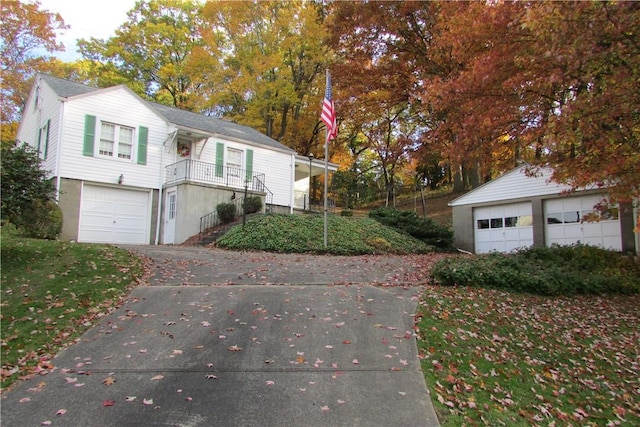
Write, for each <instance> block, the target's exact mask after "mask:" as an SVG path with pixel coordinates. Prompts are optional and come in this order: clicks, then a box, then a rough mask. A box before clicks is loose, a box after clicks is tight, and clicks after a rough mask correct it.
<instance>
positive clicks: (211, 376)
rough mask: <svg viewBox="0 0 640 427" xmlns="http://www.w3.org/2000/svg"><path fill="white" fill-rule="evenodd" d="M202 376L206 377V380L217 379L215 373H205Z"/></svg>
mask: <svg viewBox="0 0 640 427" xmlns="http://www.w3.org/2000/svg"><path fill="white" fill-rule="evenodd" d="M204 377H205V378H206V379H208V380H217V379H218V377H216V376H215V375H205V376H204Z"/></svg>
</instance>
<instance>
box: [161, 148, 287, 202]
mask: <svg viewBox="0 0 640 427" xmlns="http://www.w3.org/2000/svg"><path fill="white" fill-rule="evenodd" d="M219 142H221V143H223V144H224V146H225V156H226V153H227V148H235V149H237V150H241V151H243V152H244V153H245V154H244V155H243V165H242V168H243V169H246V167H247V165H246V150H247V149H251V150H253V173H254V174H264V176H265V183H264V184H265V185H266V186H267V188H268V189H269V190H270V191H271V192H272V193H273V203H274V204H276V205H282V206H289V205H290V204H291V194H292V191H293V190H292V185H293V183H292V182H291V168H292V167H293V165H292V163H291V162H292V156H291V154H287V153H282V152H280V151H274V150H270V149H267V148H263V147H260V146H254V145H248V144H242V143H240V142H237V141H228V140H223V139H219V138H210V139H209V141H208V142H207V144H206V146H205V148H204V150H203V151H202V154H201V155H200V156H199V157H197V158H196V157H192V159H196V160H199V161H202V162H208V163H215V162H216V144H217V143H219ZM200 144H202V143H200ZM200 149H201V145H200V146H198V147H197V148H196V151H197V153H200ZM172 150H173V151H175V143H174V145H173V148H172ZM167 157H172V156H167ZM172 161H173V160H172ZM225 161H226V159H225ZM170 163H171V161H169V162H167V164H170Z"/></svg>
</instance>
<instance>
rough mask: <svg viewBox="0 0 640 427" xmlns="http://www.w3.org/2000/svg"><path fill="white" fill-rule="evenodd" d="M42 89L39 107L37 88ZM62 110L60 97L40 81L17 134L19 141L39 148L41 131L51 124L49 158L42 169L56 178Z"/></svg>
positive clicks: (33, 92)
mask: <svg viewBox="0 0 640 427" xmlns="http://www.w3.org/2000/svg"><path fill="white" fill-rule="evenodd" d="M37 86H39V87H40V91H39V94H38V106H37V107H35V103H36V87H37ZM61 108H62V105H61V102H60V101H59V100H58V96H57V95H56V94H55V93H54V92H53V91H52V90H51V88H49V86H48V85H47V84H46V83H45V82H43V81H42V80H39V81H38V82H37V83H36V84H34V85H33V87H32V88H31V93H30V94H29V98H28V100H27V103H26V105H25V110H24V112H23V118H22V121H21V122H20V127H19V129H18V133H17V136H16V138H17V140H18V141H20V142H26V143H27V144H29V145H30V146H31V147H33V148H34V149H36V148H37V147H38V135H39V130H40V129H41V128H43V127H44V126H46V124H47V120H50V123H49V145H48V149H47V157H46V159H44V160H43V163H42V169H44V170H46V171H47V172H48V175H49V176H50V177H51V176H56V175H57V171H56V156H57V154H58V130H59V128H60V109H61Z"/></svg>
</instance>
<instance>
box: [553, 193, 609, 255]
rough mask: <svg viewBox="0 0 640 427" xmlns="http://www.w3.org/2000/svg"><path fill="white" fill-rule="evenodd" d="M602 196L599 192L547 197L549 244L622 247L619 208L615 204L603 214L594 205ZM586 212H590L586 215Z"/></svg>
mask: <svg viewBox="0 0 640 427" xmlns="http://www.w3.org/2000/svg"><path fill="white" fill-rule="evenodd" d="M600 200H602V197H601V196H597V195H596V196H581V197H568V198H561V199H553V200H547V201H545V204H544V217H545V236H546V237H545V241H546V244H547V246H551V245H553V244H558V245H572V244H576V243H583V244H588V245H593V246H600V247H603V248H607V249H613V250H618V251H619V250H622V237H621V230H620V219H619V217H618V209H617V208H613V209H610V210H609V211H607V212H606V213H605V214H601V213H600V212H599V211H595V210H594V209H593V206H594V205H595V204H596V203H598V202H599V201H600ZM585 216H587V217H586V219H585ZM591 217H592V218H593V219H595V220H592V221H589V220H588V219H589V218H591ZM598 218H599V219H600V220H599V221H598V220H597V219H598Z"/></svg>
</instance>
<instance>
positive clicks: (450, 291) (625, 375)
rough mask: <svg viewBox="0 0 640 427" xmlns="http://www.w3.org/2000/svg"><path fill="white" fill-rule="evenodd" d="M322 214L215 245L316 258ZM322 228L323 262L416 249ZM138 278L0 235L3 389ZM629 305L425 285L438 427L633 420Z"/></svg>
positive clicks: (398, 238)
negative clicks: (334, 256) (267, 244)
mask: <svg viewBox="0 0 640 427" xmlns="http://www.w3.org/2000/svg"><path fill="white" fill-rule="evenodd" d="M273 218H275V220H274V219H273ZM321 218H322V217H321V216H320V217H317V216H316V217H314V216H299V218H292V216H281V217H280V216H275V217H272V219H271V221H273V224H275V225H273V226H272V227H270V226H267V225H265V224H262V226H258V225H259V224H261V223H260V222H258V221H251V222H250V223H247V227H245V228H244V229H242V228H241V227H237V228H236V230H234V231H232V232H230V233H229V234H227V235H225V239H227V240H228V241H229V242H235V243H234V244H240V243H242V244H243V245H248V244H249V243H250V242H253V244H254V245H258V244H259V243H260V242H264V241H267V240H273V241H275V242H277V244H276V246H274V247H272V248H270V249H267V250H272V251H282V252H284V251H289V252H318V253H323V251H325V250H324V249H323V248H322V247H321V246H318V242H322V219H321ZM332 221H333V222H331V223H330V227H332V228H330V234H329V242H330V245H329V246H330V249H331V250H330V251H329V252H331V251H334V252H332V253H338V254H344V253H383V252H386V253H389V252H395V253H412V252H425V251H427V250H428V249H429V248H427V247H425V246H424V245H422V244H421V242H419V241H416V240H414V239H411V238H408V237H407V236H406V235H403V234H400V233H396V232H394V231H393V230H389V229H387V228H386V227H383V228H379V226H378V224H377V223H375V222H370V221H373V220H370V219H368V218H361V219H359V220H357V221H356V220H354V219H349V218H339V217H333V219H332ZM338 224H342V225H341V226H338ZM340 227H342V228H340ZM380 227H382V226H380ZM407 239H408V240H407ZM247 242H249V243H247ZM416 242H417V243H416ZM412 245H415V246H412ZM230 246H232V245H230ZM242 248H243V249H266V248H263V247H255V246H253V247H251V246H249V247H247V246H244V247H242ZM285 249H286V250H285ZM325 253H326V251H325ZM427 256H428V255H427ZM456 258H458V259H460V260H465V259H467V257H456ZM471 258H473V257H471ZM465 262H466V261H465ZM614 264H615V263H609V265H614ZM467 270H473V271H475V270H478V267H474V268H470V269H469V268H468V269H467ZM625 272H627V270H625V269H620V271H617V272H615V271H614V272H611V274H613V275H614V276H617V275H618V274H626V273H625ZM475 273H478V272H477V271H475ZM480 273H481V272H480ZM141 274H142V266H141V262H140V261H139V260H137V259H135V258H133V257H132V256H131V255H130V254H129V253H128V252H126V251H124V250H120V249H117V248H114V247H111V246H105V245H86V244H74V243H66V242H52V241H44V240H33V239H24V238H19V237H18V236H17V235H15V233H7V230H6V227H4V228H3V229H2V318H1V319H2V324H1V328H2V329H1V332H2V336H1V338H2V387H3V388H4V387H6V386H8V385H9V384H11V383H12V382H14V381H15V380H16V379H17V378H18V377H20V376H25V375H27V376H28V375H35V374H37V373H38V372H42V371H47V370H48V369H50V368H51V364H50V359H51V356H52V355H53V354H55V352H57V351H58V350H59V349H60V348H62V347H63V346H65V345H68V344H69V343H72V342H73V341H74V340H75V339H77V338H78V336H79V335H80V334H81V333H82V332H83V331H84V330H85V329H86V328H88V327H90V326H91V325H92V323H93V322H94V320H95V319H96V318H98V317H101V316H102V315H104V313H107V312H109V311H110V310H113V309H114V308H115V307H117V305H118V303H119V302H120V301H121V298H122V297H123V295H124V294H126V292H128V290H129V289H130V288H131V286H132V285H134V284H135V283H136V282H137V280H138V279H139V278H140V277H141ZM428 276H429V271H424V272H422V278H423V279H425V278H426V277H428ZM638 307H640V295H638V294H632V295H615V294H614V295H596V296H584V295H581V296H572V297H566V296H533V295H530V294H525V293H517V292H511V291H507V290H504V289H485V288H481V287H475V286H433V285H424V291H423V293H422V298H421V300H420V305H419V310H418V313H417V324H416V328H417V329H418V334H419V337H420V338H419V341H418V344H419V349H420V358H421V361H422V368H423V371H424V374H425V378H426V382H427V385H428V387H429V388H430V391H431V398H432V401H433V402H434V405H435V407H436V411H437V413H438V416H439V418H440V421H441V422H442V424H443V425H444V426H445V427H446V426H461V425H468V426H475V425H508V426H512V425H523V426H528V425H540V426H549V425H555V426H565V425H566V426H569V425H573V426H577V425H580V426H583V425H598V426H617V425H621V426H627V425H628V426H631V425H640V380H639V378H640V311H639V310H638Z"/></svg>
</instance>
